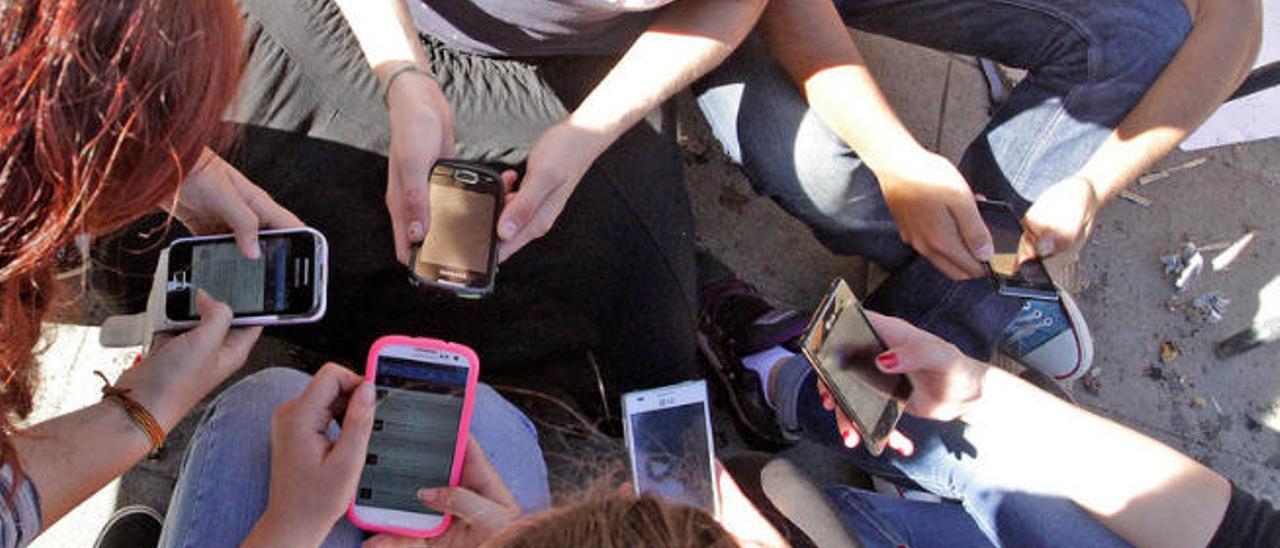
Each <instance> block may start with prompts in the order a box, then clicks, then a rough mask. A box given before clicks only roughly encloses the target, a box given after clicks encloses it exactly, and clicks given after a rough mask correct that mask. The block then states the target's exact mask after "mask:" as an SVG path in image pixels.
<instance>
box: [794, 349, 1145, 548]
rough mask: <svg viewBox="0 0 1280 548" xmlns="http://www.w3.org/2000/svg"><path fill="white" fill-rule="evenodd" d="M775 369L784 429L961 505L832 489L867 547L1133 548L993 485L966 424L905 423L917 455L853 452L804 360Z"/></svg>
mask: <svg viewBox="0 0 1280 548" xmlns="http://www.w3.org/2000/svg"><path fill="white" fill-rule="evenodd" d="M778 367H780V368H781V369H779V371H778V373H777V375H778V376H777V380H776V384H775V392H774V393H775V394H777V399H776V400H775V401H774V403H775V405H776V406H777V410H778V422H779V423H781V424H782V425H783V426H784V427H786V428H789V429H799V430H801V431H802V432H803V435H804V436H805V437H806V438H809V439H811V440H814V441H816V442H818V443H821V444H823V445H827V446H829V447H833V448H837V449H838V450H839V451H841V452H842V454H844V455H845V456H846V457H847V458H849V459H851V460H852V461H853V462H854V464H856V465H857V466H858V468H861V469H862V470H864V471H866V472H867V473H869V474H873V475H876V476H879V477H881V478H884V479H886V480H889V481H892V482H894V483H896V484H898V485H901V486H903V487H906V488H909V489H919V490H924V491H928V492H931V493H933V494H936V495H939V496H941V497H945V498H948V499H954V500H957V501H959V502H960V504H952V503H936V502H925V501H918V500H904V499H901V498H898V497H892V496H886V495H881V494H879V493H871V492H868V491H863V490H859V489H855V488H853V487H848V486H844V485H830V486H827V487H826V489H825V491H826V493H827V496H828V497H829V498H830V499H831V501H832V502H833V503H834V504H835V506H836V508H837V511H838V512H839V513H840V515H841V516H842V517H843V518H844V522H845V524H846V525H847V526H848V528H849V529H850V530H851V531H853V532H854V534H855V536H856V537H857V538H858V540H859V541H861V542H862V544H863V546H867V547H879V546H885V547H894V546H938V547H946V546H991V545H995V546H1035V547H1049V546H1063V547H1075V546H1090V547H1103V546H1116V547H1120V546H1128V544H1127V543H1126V542H1125V541H1124V539H1121V538H1120V537H1119V536H1117V535H1116V534H1115V533H1113V532H1111V530H1109V529H1107V528H1106V527H1105V526H1104V525H1102V524H1101V523H1099V522H1098V521H1097V520H1096V519H1094V518H1093V516H1091V515H1089V513H1088V512H1086V511H1085V510H1084V509H1082V508H1080V507H1079V506H1078V505H1076V504H1075V503H1074V502H1072V501H1070V500H1067V499H1062V498H1056V497H1048V496H1043V495H1037V494H1032V493H1028V492H1026V491H1025V489H1023V488H1022V487H1021V486H1018V485H1008V484H1005V483H1002V482H1000V481H999V480H997V479H996V478H994V477H993V475H992V474H990V466H989V465H988V464H986V463H984V461H983V455H986V454H987V453H988V451H986V450H985V449H984V448H982V447H974V446H973V444H971V443H970V442H969V440H968V439H966V437H965V425H964V423H963V422H961V421H952V422H938V421H932V420H927V419H921V418H917V417H914V416H912V415H903V417H902V420H900V421H899V422H898V430H900V431H902V433H903V434H905V435H906V436H907V438H909V439H911V441H912V442H914V443H915V447H916V450H915V453H914V454H912V455H911V456H910V457H903V456H900V455H897V454H896V453H894V452H893V450H892V449H886V450H885V451H884V452H883V453H881V454H880V456H878V457H874V456H871V454H870V453H868V452H867V451H866V449H864V448H863V447H861V446H859V447H858V448H856V449H852V450H850V449H846V448H845V447H844V445H843V443H842V441H841V440H840V434H839V431H838V430H837V427H836V422H835V416H834V415H833V414H832V413H831V412H830V411H827V410H825V409H823V408H822V399H821V396H819V395H818V390H817V386H816V382H817V376H816V375H814V373H813V372H812V370H810V368H809V366H808V364H807V363H806V362H805V360H804V358H803V357H802V356H795V357H794V358H792V359H791V360H790V361H787V362H784V363H782V364H779V365H778ZM1046 427H1048V426H1046ZM1047 473H1053V472H1052V471H1047ZM1068 473H1079V474H1085V473H1089V471H1081V470H1076V471H1071V472H1068ZM798 508H800V509H801V510H800V511H802V512H808V511H809V510H807V509H804V508H803V507H798Z"/></svg>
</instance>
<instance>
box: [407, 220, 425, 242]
mask: <svg viewBox="0 0 1280 548" xmlns="http://www.w3.org/2000/svg"><path fill="white" fill-rule="evenodd" d="M409 239H410V240H421V239H422V222H421V221H413V222H411V223H409Z"/></svg>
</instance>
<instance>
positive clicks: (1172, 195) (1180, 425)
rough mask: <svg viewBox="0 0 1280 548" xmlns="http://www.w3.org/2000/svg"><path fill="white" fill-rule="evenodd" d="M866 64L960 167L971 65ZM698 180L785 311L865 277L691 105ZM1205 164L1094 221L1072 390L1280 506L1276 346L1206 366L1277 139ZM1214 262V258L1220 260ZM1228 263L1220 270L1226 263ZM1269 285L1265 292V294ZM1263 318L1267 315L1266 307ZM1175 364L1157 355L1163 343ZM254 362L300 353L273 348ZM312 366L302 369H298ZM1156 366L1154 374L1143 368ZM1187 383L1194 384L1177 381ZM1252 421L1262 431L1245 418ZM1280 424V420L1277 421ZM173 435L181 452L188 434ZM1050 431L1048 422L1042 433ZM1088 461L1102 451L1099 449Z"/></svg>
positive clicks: (1243, 270) (689, 124)
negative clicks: (752, 175) (817, 237)
mask: <svg viewBox="0 0 1280 548" xmlns="http://www.w3.org/2000/svg"><path fill="white" fill-rule="evenodd" d="M858 40H859V43H860V45H861V46H862V47H863V49H864V51H865V53H866V55H867V57H868V58H869V61H870V63H871V65H872V67H873V69H874V70H875V71H876V73H877V74H878V75H880V77H881V80H882V82H883V84H884V87H885V88H886V92H887V94H888V96H889V97H890V100H891V102H893V103H894V104H895V105H896V106H897V107H898V109H899V112H900V113H901V115H902V116H903V118H904V120H905V121H906V123H907V125H908V126H909V127H910V128H911V129H912V131H913V132H914V133H915V134H916V136H917V138H919V139H920V140H921V142H923V143H926V144H928V145H930V146H932V147H933V148H934V149H936V150H939V151H941V152H942V153H943V154H946V155H947V156H950V157H952V158H956V157H958V156H959V153H960V151H961V150H963V147H964V145H965V143H966V142H967V140H968V139H969V138H970V137H972V136H973V135H974V134H975V133H976V132H977V131H978V129H979V128H980V127H981V125H982V124H983V123H984V122H985V118H986V99H985V97H986V88H985V85H984V84H983V82H982V80H981V78H980V75H979V73H978V71H977V68H976V65H975V64H974V62H973V61H972V60H971V59H967V58H963V57H956V56H948V55H942V54H937V53H933V52H928V51H925V50H921V49H919V48H914V47H910V46H905V45H903V44H899V43H896V42H892V41H889V40H885V39H879V38H873V37H863V36H859V37H858ZM681 106H682V109H681V111H682V116H683V118H682V122H683V124H682V125H683V127H684V129H685V132H686V135H685V138H684V142H685V145H686V149H687V150H688V151H689V152H690V154H689V155H688V165H689V172H688V175H689V184H690V188H691V192H692V193H693V196H694V208H695V215H696V216H697V219H698V223H699V232H700V239H701V241H702V242H703V244H704V245H706V246H707V247H708V248H710V249H711V250H712V251H714V252H716V253H717V254H718V255H720V256H721V257H722V258H723V259H724V260H725V261H726V262H727V263H728V264H729V265H730V266H732V267H734V268H735V269H737V270H738V271H739V272H740V273H741V275H742V276H743V277H744V278H745V279H747V280H749V281H752V282H754V283H756V284H757V285H759V286H760V287H761V288H762V289H763V290H764V291H765V292H766V293H768V294H770V295H773V296H776V297H777V298H778V299H779V300H780V301H782V302H783V303H786V304H787V305H790V306H793V307H799V308H807V307H809V306H812V305H813V304H814V303H815V302H816V301H817V299H818V298H819V296H820V294H821V292H822V291H823V289H825V287H826V285H827V284H828V283H829V281H830V280H831V278H832V277H834V276H837V275H843V276H846V277H849V278H851V279H852V280H853V281H854V282H855V284H860V283H862V281H863V275H864V271H865V268H864V265H863V264H862V262H861V261H858V260H856V259H852V258H841V257H832V256H831V255H830V254H828V253H827V252H826V251H825V250H823V249H822V248H821V247H820V246H819V245H818V244H817V243H816V242H815V241H814V240H813V238H812V237H811V236H810V234H809V233H808V231H807V230H806V229H805V228H804V227H803V226H801V225H800V224H799V223H797V222H795V221H794V220H792V219H790V218H788V217H786V216H785V215H784V214H782V213H781V212H780V211H779V210H778V208H777V207H776V206H774V205H773V204H772V203H771V202H769V201H768V200H766V199H763V198H759V197H757V196H756V195H755V194H753V193H752V192H751V190H750V188H749V186H748V185H747V184H746V182H745V180H744V179H743V178H742V177H741V175H740V174H739V173H738V172H737V171H736V169H735V168H733V167H732V166H729V165H727V164H726V163H725V162H724V161H723V159H722V156H721V155H720V154H719V152H718V149H717V147H716V145H715V144H714V143H713V142H712V141H711V140H710V139H709V138H708V136H707V132H706V128H705V125H704V124H702V122H701V121H700V120H699V119H698V117H697V115H696V113H695V112H694V111H693V109H692V108H691V103H690V101H689V99H688V97H683V98H682V105H681ZM1202 156H1203V157H1205V158H1206V161H1205V162H1204V163H1203V164H1202V165H1200V166H1198V167H1195V168H1192V169H1188V170H1184V171H1181V172H1178V173H1176V174H1174V175H1171V176H1169V177H1167V178H1165V179H1163V180H1160V181H1158V182H1154V183H1151V184H1148V185H1146V186H1143V187H1141V188H1138V189H1136V190H1137V191H1138V192H1140V193H1141V194H1142V195H1144V196H1146V197H1147V198H1149V199H1151V200H1152V202H1153V203H1152V204H1151V205H1150V206H1149V207H1145V208H1144V207H1140V206H1137V205H1134V204H1131V203H1128V202H1117V203H1114V204H1111V205H1109V206H1107V207H1106V208H1105V209H1104V210H1103V211H1102V213H1101V215H1100V217H1099V218H1098V221H1097V225H1096V230H1095V234H1094V237H1093V239H1092V240H1091V243H1090V244H1089V245H1088V246H1087V247H1086V248H1085V249H1084V251H1083V253H1082V256H1081V261H1080V263H1079V268H1078V269H1077V270H1076V273H1075V275H1074V276H1073V278H1072V280H1071V284H1072V285H1073V286H1074V287H1077V288H1079V291H1078V294H1079V298H1080V304H1081V306H1082V307H1083V309H1084V312H1085V314H1086V316H1087V318H1088V321H1089V324H1090V326H1091V327H1092V328H1093V331H1094V335H1095V342H1096V345H1097V361H1096V363H1098V364H1099V365H1098V367H1099V369H1100V371H1099V374H1098V376H1097V382H1096V383H1095V385H1094V386H1095V389H1094V390H1089V389H1086V388H1084V387H1080V386H1077V387H1073V389H1074V392H1075V395H1076V397H1077V398H1078V399H1079V400H1080V403H1081V404H1082V405H1085V406H1087V407H1089V408H1090V409H1093V410H1095V411H1097V412H1100V413H1103V414H1106V415H1108V416H1111V417H1114V418H1116V419H1118V420H1120V421H1122V422H1124V423H1126V424H1129V425H1131V426H1134V427H1136V428H1138V429H1140V430H1142V431H1144V432H1146V433H1148V434H1151V435H1154V436H1156V437H1158V438H1160V439H1162V440H1164V441H1166V442H1168V443H1170V444H1172V445H1173V446H1175V447H1177V448H1179V449H1181V450H1183V451H1186V452H1187V453H1188V454H1190V455H1192V456H1194V457H1195V458H1197V459H1200V460H1201V461H1203V462H1205V463H1206V464H1208V465H1210V466H1213V467H1215V468H1217V469H1218V470H1221V471H1222V472H1223V473H1225V474H1227V475H1228V476H1230V477H1232V478H1233V479H1235V480H1237V481H1238V482H1239V483H1240V484H1241V485H1243V486H1245V487H1247V488H1250V489H1254V490H1256V491H1258V492H1260V493H1263V494H1267V495H1269V496H1272V497H1276V496H1278V495H1280V418H1271V417H1270V416H1269V415H1268V414H1267V411H1269V410H1271V409H1273V408H1274V407H1276V406H1280V369H1278V368H1277V365H1280V344H1277V345H1271V346H1269V347H1264V348H1261V349H1258V350H1255V351H1253V352H1251V353H1248V354H1245V355H1242V356H1239V357H1237V358H1234V359H1229V360H1216V359H1214V358H1213V357H1212V353H1211V346H1212V343H1213V342H1214V341H1216V340H1218V339H1220V338H1222V337H1224V336H1226V335H1228V334H1230V333H1232V332H1234V331H1236V330H1238V329H1241V328H1243V327H1245V326H1247V325H1248V324H1249V323H1250V322H1251V321H1253V319H1254V318H1255V316H1259V315H1260V314H1262V315H1267V314H1270V315H1272V316H1280V278H1277V274H1278V273H1280V250H1278V249H1277V238H1278V237H1280V230H1278V227H1277V220H1276V215H1275V214H1274V213H1273V212H1274V211H1276V210H1277V206H1280V141H1277V140H1271V141H1264V142H1259V143H1252V144H1248V145H1244V146H1236V147H1226V148H1223V149H1217V150H1212V151H1208V152H1207V153H1197V154H1182V153H1176V154H1174V155H1173V156H1171V157H1170V158H1168V159H1166V160H1165V161H1164V162H1162V163H1161V166H1162V167H1168V166H1176V165H1180V164H1182V163H1184V162H1186V161H1188V160H1193V159H1196V158H1199V157H1202ZM1248 233H1252V234H1253V237H1252V239H1251V240H1249V241H1248V243H1247V244H1245V245H1244V248H1243V250H1242V251H1241V252H1239V253H1238V254H1236V255H1235V259H1234V261H1232V262H1231V263H1230V265H1229V266H1225V267H1224V268H1219V269H1215V270H1214V271H1213V272H1210V273H1209V274H1207V275H1205V276H1204V277H1203V278H1202V279H1201V280H1200V281H1199V283H1198V284H1197V285H1195V286H1194V287H1192V288H1191V289H1190V290H1188V292H1187V294H1186V295H1184V296H1182V297H1181V300H1186V299H1187V298H1189V297H1191V296H1194V295H1196V294H1199V293H1200V292H1203V291H1209V290H1216V291H1219V292H1221V294H1222V295H1223V296H1225V297H1227V298H1228V299H1230V300H1231V301H1232V304H1231V306H1230V308H1229V309H1228V310H1227V313H1226V315H1225V318H1224V319H1223V320H1222V322H1221V323H1219V324H1217V325H1213V326H1207V327H1200V326H1197V325H1195V324H1193V323H1191V322H1189V321H1188V320H1187V319H1186V317H1185V315H1184V314H1183V313H1182V312H1177V311H1170V310H1169V308H1168V306H1167V302H1168V300H1169V298H1170V295H1171V293H1172V284H1171V282H1170V281H1169V280H1167V279H1164V278H1163V276H1162V267H1161V265H1160V262H1159V256H1160V255H1161V254H1162V253H1164V252H1167V251H1169V250H1172V249H1175V248H1177V247H1178V246H1179V245H1180V243H1181V241H1182V240H1183V239H1184V238H1185V237H1187V236H1188V235H1189V236H1191V237H1193V238H1194V239H1195V241H1197V242H1199V243H1201V244H1210V243H1215V242H1219V241H1224V242H1228V243H1231V242H1235V241H1237V240H1239V239H1240V238H1242V237H1243V236H1244V235H1246V234H1248ZM1219 253H1221V252H1220V251H1215V252H1210V253H1207V254H1206V255H1207V256H1208V258H1209V259H1214V258H1216V257H1217V255H1218V254H1219ZM1220 261H1221V262H1225V259H1221V260H1220ZM1269 283H1270V284H1271V285H1270V287H1269V288H1268V289H1267V291H1266V292H1261V291H1262V290H1263V287H1264V286H1267V284H1269ZM1268 307H1270V308H1269V310H1268ZM96 339H97V334H96V330H95V329H94V328H83V327H77V326H63V327H59V328H58V329H57V336H56V339H55V341H56V342H55V344H54V345H53V347H52V348H51V349H50V350H49V351H48V352H47V353H46V355H45V357H44V363H45V364H46V365H45V368H44V371H43V373H44V377H45V381H44V384H43V391H42V392H41V396H40V399H39V404H38V406H37V407H38V408H37V412H36V415H37V418H39V417H49V416H55V415H57V414H59V413H62V412H66V411H69V410H73V409H76V408H78V407H81V406H83V405H86V404H88V403H90V402H93V401H96V400H97V398H98V388H99V387H98V383H97V380H96V378H95V377H93V376H92V373H91V372H92V370H93V369H107V370H111V369H115V370H118V369H119V368H121V367H123V366H124V364H126V363H127V360H128V359H129V357H130V353H129V352H128V351H106V350H102V349H100V348H98V347H97V346H96V342H95V341H96ZM1163 341H1170V342H1172V343H1173V344H1174V345H1176V346H1177V348H1178V349H1179V351H1180V354H1179V355H1178V356H1177V357H1176V358H1175V359H1173V360H1172V361H1170V362H1169V363H1162V362H1161V359H1160V343H1161V342H1163ZM255 354H256V356H255V358H254V362H255V363H280V362H282V361H288V360H289V359H291V358H294V356H290V355H287V353H286V352H284V351H282V350H279V349H278V348H272V347H271V345H270V343H266V344H265V345H264V348H260V349H258V350H256V352H255ZM304 361H305V360H304ZM1153 365H1158V366H1159V370H1158V371H1155V370H1150V369H1149V368H1150V367H1151V366H1153ZM1184 376H1185V377H1184ZM1250 413H1252V414H1253V415H1254V416H1255V417H1257V419H1258V420H1257V421H1254V422H1250V420H1249V419H1248V418H1247V416H1246V415H1247V414H1250ZM1277 415H1280V413H1277ZM193 423H194V418H190V419H189V420H188V421H187V423H186V425H187V428H186V429H184V432H183V433H180V434H178V435H177V436H176V439H175V440H174V443H175V445H178V446H180V445H181V444H182V441H183V440H184V439H185V436H186V435H187V434H188V433H189V427H190V425H191V424H193ZM1045 427H1046V428H1052V425H1045ZM1092 450H1098V451H1106V450H1107V448H1103V447H1098V448H1092ZM178 453H179V451H177V450H175V451H173V452H171V453H170V454H169V455H168V456H167V457H166V458H165V459H162V460H161V461H147V462H145V463H143V465H142V466H140V467H138V468H136V469H135V471H133V472H131V473H130V475H129V476H127V477H126V481H125V482H124V483H125V486H124V488H123V489H121V488H119V487H118V484H117V483H113V484H112V485H110V486H108V487H107V488H106V489H104V490H103V492H101V493H99V494H98V495H96V496H95V497H94V498H93V499H91V500H90V501H88V502H86V503H85V504H84V505H82V506H81V507H80V508H78V509H77V510H76V511H75V512H73V513H72V515H71V516H69V517H68V518H66V519H64V520H63V521H62V522H61V523H59V524H57V525H56V526H55V527H54V528H53V529H52V530H50V531H49V532H48V533H46V535H45V536H43V537H41V538H40V539H39V540H38V541H37V542H36V546H39V547H54V546H86V545H90V544H91V543H92V539H93V538H94V536H95V535H96V532H97V531H98V529H99V528H100V526H101V524H102V523H103V522H104V521H105V519H106V517H107V516H108V515H109V514H110V512H111V510H112V508H114V507H115V506H116V505H117V504H120V501H136V500H142V501H147V502H150V503H151V504H155V505H163V502H164V501H165V500H167V496H168V493H167V490H168V488H169V485H170V484H171V482H172V478H173V475H174V474H175V473H176V470H177V463H178V461H179V459H180V454H178Z"/></svg>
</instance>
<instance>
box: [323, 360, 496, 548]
mask: <svg viewBox="0 0 1280 548" xmlns="http://www.w3.org/2000/svg"><path fill="white" fill-rule="evenodd" d="M479 374H480V360H479V358H477V357H476V354H475V352H474V351H472V350H471V349H470V348H467V347H466V346H463V345H460V344H453V343H446V342H444V341H439V340H435V339H417V338H410V337H401V336H387V337H382V338H380V339H378V340H377V341H375V342H374V344H373V348H371V349H370V350H369V360H368V363H367V364H366V366H365V379H366V380H368V381H370V382H373V383H374V385H375V386H376V388H377V399H378V403H377V410H376V411H375V412H374V424H373V433H372V434H371V435H370V437H369V450H368V454H367V455H366V457H365V461H364V469H363V471H362V472H361V474H360V482H359V485H358V486H357V489H356V496H355V499H354V500H352V501H351V507H350V508H349V509H348V511H347V517H348V518H349V519H350V520H351V523H354V524H355V525H356V526H357V527H360V528H362V529H366V530H369V531H375V532H379V533H391V534H394V535H399V536H407V537H417V538H427V537H434V536H438V535H440V534H442V533H444V531H445V530H446V529H447V528H448V527H449V522H450V520H451V519H452V518H451V514H448V513H443V512H440V511H437V510H433V509H431V508H428V507H426V506H423V503H422V501H421V500H419V498H418V493H419V490H421V489H424V488H427V489H430V488H436V487H453V486H457V485H458V481H459V478H460V477H461V474H462V463H463V459H464V456H465V455H466V448H467V437H468V431H469V427H470V422H471V407H472V404H473V401H474V398H475V387H476V379H477V378H478V377H479Z"/></svg>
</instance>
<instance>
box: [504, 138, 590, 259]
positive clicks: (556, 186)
mask: <svg viewBox="0 0 1280 548" xmlns="http://www.w3.org/2000/svg"><path fill="white" fill-rule="evenodd" d="M603 151H604V147H603V146H601V144H600V139H599V137H598V136H597V135H596V134H595V133H593V132H592V131H590V130H586V129H583V128H579V127H576V126H573V125H572V124H569V123H566V122H561V123H559V124H556V125H554V126H551V128H549V129H547V131H545V132H543V134H542V135H541V136H540V137H538V141H537V142H536V143H534V144H533V150H531V151H530V152H529V162H528V167H527V169H526V170H525V174H524V180H523V181H522V182H521V183H520V189H519V191H518V192H515V193H511V194H508V195H507V200H506V206H504V207H503V208H502V216H501V217H499V219H498V237H499V238H500V239H501V242H500V243H499V245H498V260H499V261H505V260H507V258H508V257H510V256H511V255H512V254H514V253H515V252H517V251H519V250H520V249H521V248H523V247H524V246H525V245H527V244H528V243H529V242H531V241H533V240H535V239H538V238H540V237H542V236H543V235H545V234H546V233H547V231H549V230H551V226H552V225H554V224H555V222H556V218H557V217H559V216H560V212H562V211H564V205H565V203H567V202H568V201H569V196H571V195H573V190H574V189H575V188H577V187H578V182H579V181H580V180H582V176H583V175H584V174H586V172H587V169H589V168H590V167H591V164H592V163H593V162H595V160H596V157H597V156H599V155H600V153H601V152H603ZM508 177H509V176H506V175H505V174H504V179H507V178H508Z"/></svg>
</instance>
